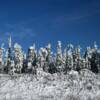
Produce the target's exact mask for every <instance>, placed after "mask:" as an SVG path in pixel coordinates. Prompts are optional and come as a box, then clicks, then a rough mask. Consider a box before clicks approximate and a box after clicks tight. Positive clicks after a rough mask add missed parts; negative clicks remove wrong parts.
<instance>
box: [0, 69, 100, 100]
mask: <svg viewBox="0 0 100 100" xmlns="http://www.w3.org/2000/svg"><path fill="white" fill-rule="evenodd" d="M0 100H100V75H95V74H94V73H92V72H90V71H88V70H83V71H81V73H80V74H78V73H77V72H76V71H71V72H69V73H68V74H67V75H63V74H59V73H58V74H57V73H56V74H49V73H45V72H43V71H41V70H39V71H38V73H37V76H34V75H31V74H30V75H29V74H21V75H18V76H15V77H11V76H9V75H5V74H0Z"/></svg>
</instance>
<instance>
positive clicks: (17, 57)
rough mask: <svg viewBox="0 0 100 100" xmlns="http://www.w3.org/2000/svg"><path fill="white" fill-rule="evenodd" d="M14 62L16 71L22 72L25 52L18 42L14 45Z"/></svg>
mask: <svg viewBox="0 0 100 100" xmlns="http://www.w3.org/2000/svg"><path fill="white" fill-rule="evenodd" d="M14 63H15V73H21V72H22V68H23V52H22V47H21V46H20V45H19V44H18V43H15V45H14Z"/></svg>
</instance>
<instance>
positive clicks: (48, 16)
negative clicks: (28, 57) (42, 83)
mask: <svg viewBox="0 0 100 100" xmlns="http://www.w3.org/2000/svg"><path fill="white" fill-rule="evenodd" d="M9 34H11V36H12V40H13V44H14V43H15V42H18V43H19V44H21V45H22V47H23V49H24V50H25V51H26V50H27V48H28V47H29V46H30V45H32V44H33V43H36V48H39V47H41V46H44V47H45V45H47V44H48V42H50V43H51V44H52V50H53V51H55V49H56V43H57V41H58V40H61V41H62V47H63V48H64V47H65V46H66V45H67V44H68V43H72V44H74V45H75V46H76V45H78V44H80V45H81V46H82V48H85V47H86V46H88V45H92V44H93V42H94V41H96V42H97V44H98V45H99V46H100V0H0V44H1V43H2V42H4V43H5V46H6V45H7V38H8V36H9Z"/></svg>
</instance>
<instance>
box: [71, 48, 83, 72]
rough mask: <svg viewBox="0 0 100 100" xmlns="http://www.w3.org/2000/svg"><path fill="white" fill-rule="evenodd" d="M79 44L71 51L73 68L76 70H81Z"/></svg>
mask: <svg viewBox="0 0 100 100" xmlns="http://www.w3.org/2000/svg"><path fill="white" fill-rule="evenodd" d="M80 49H81V48H80V46H78V47H77V48H76V49H75V50H74V53H73V67H74V68H73V69H74V70H76V71H79V70H81V66H82V58H81V55H80V52H81V51H80Z"/></svg>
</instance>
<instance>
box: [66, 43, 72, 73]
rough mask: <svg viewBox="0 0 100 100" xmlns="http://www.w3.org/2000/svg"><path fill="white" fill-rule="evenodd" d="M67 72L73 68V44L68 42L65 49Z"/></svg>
mask: <svg viewBox="0 0 100 100" xmlns="http://www.w3.org/2000/svg"><path fill="white" fill-rule="evenodd" d="M65 51H66V53H65V68H64V69H65V70H64V71H65V73H67V72H68V71H69V70H72V69H73V55H72V52H73V45H72V44H68V46H67V48H66V49H65Z"/></svg>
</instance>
